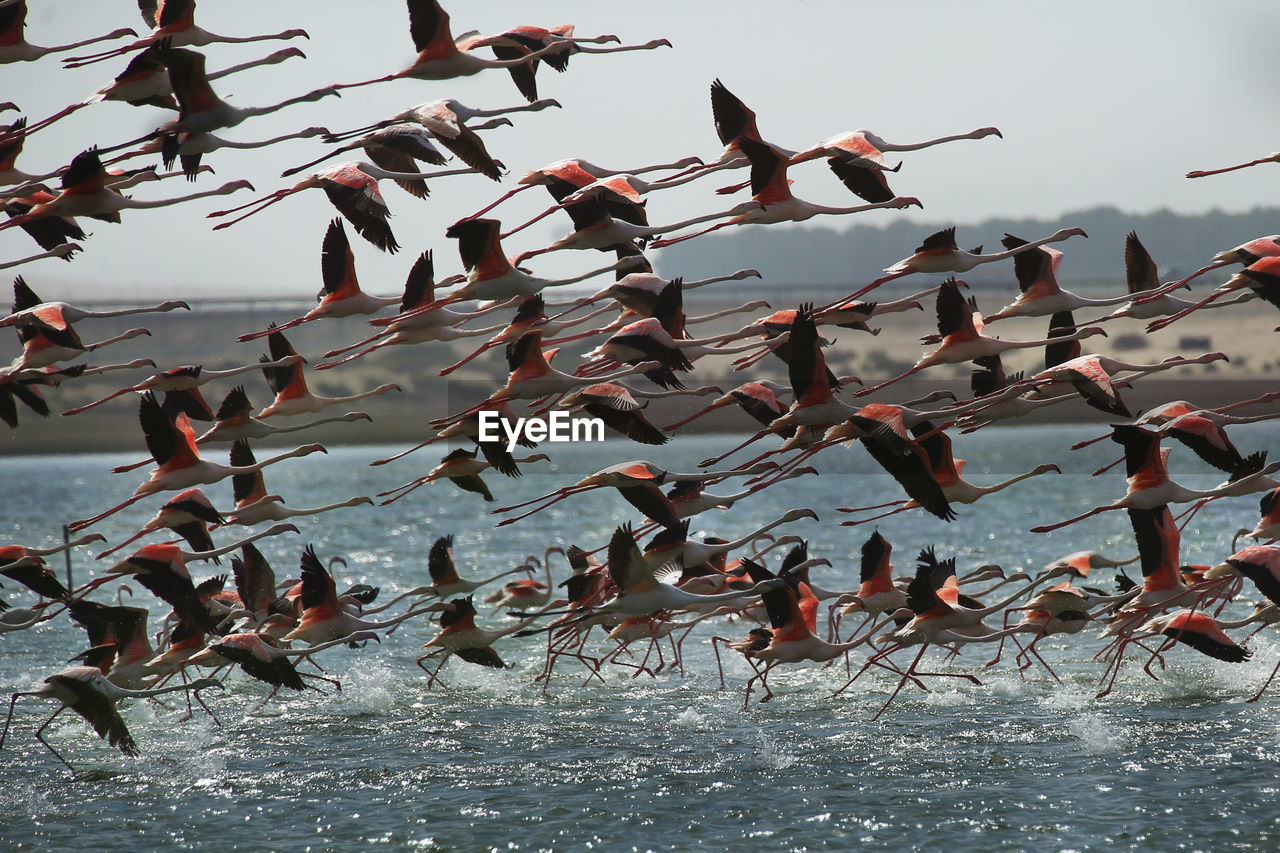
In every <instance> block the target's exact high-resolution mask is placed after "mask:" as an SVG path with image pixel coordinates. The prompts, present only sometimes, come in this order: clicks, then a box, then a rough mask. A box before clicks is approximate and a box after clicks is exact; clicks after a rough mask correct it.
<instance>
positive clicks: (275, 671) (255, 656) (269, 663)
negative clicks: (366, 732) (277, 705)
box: [182, 631, 382, 707]
mask: <svg viewBox="0 0 1280 853" xmlns="http://www.w3.org/2000/svg"><path fill="white" fill-rule="evenodd" d="M366 640H375V641H377V642H382V641H381V639H380V638H379V637H378V635H377V633H375V632H373V631H357V632H355V633H354V634H350V635H348V636H346V637H338V638H336V639H333V640H329V641H328V642H324V643H316V644H315V645H312V646H307V647H306V648H302V649H285V648H281V647H280V646H279V645H278V643H277V641H276V640H275V639H274V638H273V637H271V635H269V634H263V633H256V632H241V633H237V634H227V635H226V636H225V637H219V638H217V639H216V640H214V641H213V642H212V643H210V644H209V645H208V646H206V647H205V648H204V649H203V650H202V651H201V652H199V653H198V654H195V655H192V656H191V657H189V658H188V659H187V660H186V661H185V662H184V663H183V664H182V665H183V666H184V667H185V666H201V665H209V664H217V663H219V662H227V663H234V664H238V665H239V666H240V668H241V669H242V670H244V671H245V672H246V673H248V674H249V675H250V676H252V677H253V678H256V679H257V680H259V681H265V682H266V683H267V684H270V685H271V692H270V693H268V694H267V697H266V698H265V699H263V700H262V701H263V704H265V703H267V702H269V701H271V697H273V696H275V695H276V691H277V690H279V689H280V688H281V687H288V688H290V689H291V690H302V689H303V688H305V687H306V685H305V684H304V683H303V681H302V679H303V678H317V679H321V680H323V681H328V682H330V683H332V684H337V685H338V687H339V689H341V685H340V684H339V683H338V682H337V681H335V680H334V679H332V678H324V677H323V676H319V675H312V674H311V673H306V672H298V671H297V669H295V668H294V665H293V664H292V663H291V662H290V661H289V658H291V657H310V656H311V655H313V654H315V653H316V652H318V651H320V650H322V649H328V648H332V647H333V646H339V645H351V644H354V643H359V642H364V641H366ZM259 707H261V705H260V706H259Z"/></svg>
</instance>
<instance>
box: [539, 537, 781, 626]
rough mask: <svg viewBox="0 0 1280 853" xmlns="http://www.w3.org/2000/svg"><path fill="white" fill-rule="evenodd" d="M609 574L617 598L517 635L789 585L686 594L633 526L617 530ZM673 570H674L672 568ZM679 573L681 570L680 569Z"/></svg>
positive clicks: (776, 581)
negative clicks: (639, 541) (640, 542)
mask: <svg viewBox="0 0 1280 853" xmlns="http://www.w3.org/2000/svg"><path fill="white" fill-rule="evenodd" d="M608 567H609V575H610V577H612V578H613V582H614V584H615V585H616V586H617V590H618V592H617V596H616V597H615V598H613V599H611V600H610V601H607V602H605V603H604V604H600V605H588V606H584V607H582V608H580V609H581V610H583V611H585V613H582V614H581V615H577V616H575V617H574V618H573V619H571V620H569V621H567V622H561V623H560V624H557V625H553V627H552V628H540V629H536V630H534V631H527V630H526V631H519V632H516V636H526V635H528V634H530V633H539V632H542V631H547V630H554V629H555V628H561V627H568V626H572V625H575V624H577V623H579V622H582V621H585V620H586V619H589V618H593V617H597V616H602V615H606V614H623V615H626V616H647V615H649V614H651V613H655V612H658V611H664V610H666V611H679V610H688V609H691V608H694V607H708V606H711V605H716V604H720V603H723V602H729V601H739V600H741V599H743V598H750V597H752V596H756V595H760V594H762V593H765V592H767V591H769V590H772V589H778V588H780V587H781V586H782V585H783V584H785V583H786V582H785V581H784V580H782V579H781V578H770V579H768V580H762V581H760V582H758V583H755V584H753V585H752V586H751V587H749V588H747V589H741V590H731V591H729V592H723V593H718V594H714V595H698V594H696V593H691V592H686V591H685V590H683V589H681V588H680V587H678V586H673V585H672V584H671V583H670V582H669V581H670V580H673V579H674V578H675V577H678V574H676V575H673V574H672V573H670V572H665V571H664V572H663V573H662V576H661V577H659V576H658V575H656V574H655V573H654V570H653V566H652V565H651V564H650V563H649V561H648V560H647V559H645V556H644V554H642V553H641V552H640V548H639V547H638V546H637V545H636V540H635V536H634V535H633V534H632V532H631V526H630V525H629V524H628V525H622V526H620V527H618V528H617V529H616V530H615V531H614V532H613V536H612V537H610V539H609V562H608ZM673 568H674V567H673ZM677 571H678V570H677Z"/></svg>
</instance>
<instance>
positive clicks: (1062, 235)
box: [1050, 228, 1089, 243]
mask: <svg viewBox="0 0 1280 853" xmlns="http://www.w3.org/2000/svg"><path fill="white" fill-rule="evenodd" d="M1088 236H1089V235H1088V234H1086V233H1084V229H1083V228H1063V229H1062V230H1060V231H1055V232H1053V239H1052V240H1051V241H1050V242H1054V243H1056V242H1058V241H1059V240H1066V239H1067V238H1068V237H1088Z"/></svg>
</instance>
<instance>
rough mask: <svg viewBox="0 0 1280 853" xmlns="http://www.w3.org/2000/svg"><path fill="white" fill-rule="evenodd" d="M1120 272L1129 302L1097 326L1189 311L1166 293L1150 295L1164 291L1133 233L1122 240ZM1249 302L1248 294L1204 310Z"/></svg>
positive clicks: (1184, 303)
mask: <svg viewBox="0 0 1280 853" xmlns="http://www.w3.org/2000/svg"><path fill="white" fill-rule="evenodd" d="M1124 270H1125V282H1126V284H1127V285H1128V292H1129V301H1128V302H1126V303H1125V304H1124V305H1121V306H1120V307H1119V308H1117V309H1116V310H1115V311H1112V312H1111V313H1110V314H1108V315H1107V316H1105V317H1103V318H1101V320H1098V321H1097V322H1102V321H1103V320H1111V319H1115V318H1117V317H1134V318H1136V319H1139V320H1152V319H1155V318H1156V317H1160V316H1162V315H1166V314H1176V313H1178V312H1179V311H1182V310H1183V309H1185V308H1189V307H1191V305H1192V303H1191V302H1189V301H1187V300H1185V299H1179V298H1177V297H1176V296H1170V295H1169V294H1168V293H1167V292H1160V293H1159V295H1153V294H1156V293H1157V292H1158V291H1163V290H1164V288H1162V287H1161V286H1160V282H1159V278H1158V275H1157V267H1156V262H1155V260H1154V259H1153V258H1152V257H1151V253H1150V252H1148V251H1147V249H1146V247H1145V246H1143V245H1142V242H1141V241H1140V240H1139V239H1138V234H1137V232H1135V231H1130V232H1129V233H1128V235H1126V237H1125V242H1124ZM1253 298H1254V295H1253V294H1252V293H1247V294H1244V295H1242V296H1239V297H1237V298H1235V299H1229V300H1227V301H1226V302H1218V303H1215V304H1212V305H1206V306H1204V307H1206V308H1222V307H1224V306H1227V305H1238V304H1240V303H1241V302H1247V301H1248V300H1250V299H1253Z"/></svg>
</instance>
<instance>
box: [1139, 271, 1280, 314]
mask: <svg viewBox="0 0 1280 853" xmlns="http://www.w3.org/2000/svg"><path fill="white" fill-rule="evenodd" d="M1245 288H1248V289H1249V290H1250V291H1251V293H1249V294H1246V295H1247V296H1248V297H1249V298H1252V297H1253V296H1259V297H1261V298H1262V299H1264V300H1266V301H1267V302H1270V303H1272V304H1273V305H1274V304H1276V303H1277V302H1280V257H1265V258H1260V259H1259V260H1257V261H1254V262H1253V263H1251V264H1250V265H1249V266H1247V267H1245V268H1244V269H1243V270H1241V271H1240V272H1238V273H1236V274H1235V275H1233V276H1232V277H1231V279H1230V280H1229V281H1227V282H1226V283H1225V284H1220V285H1218V287H1216V288H1215V289H1214V291H1213V292H1212V293H1210V294H1209V295H1208V296H1206V297H1205V298H1204V299H1201V300H1200V301H1199V302H1195V303H1192V304H1191V305H1189V306H1188V307H1186V308H1183V309H1182V310H1181V311H1178V312H1177V313H1176V314H1171V315H1169V316H1168V317H1162V318H1160V319H1159V320H1153V321H1152V322H1151V323H1148V324H1147V331H1148V332H1156V331H1159V330H1160V329H1163V328H1165V327H1166V326H1168V325H1170V324H1171V323H1174V322H1176V321H1178V320H1181V319H1182V318H1183V317H1185V316H1187V315H1188V314H1190V313H1191V312H1192V311H1198V310H1199V309H1201V308H1204V307H1206V306H1208V305H1209V303H1211V302H1213V301H1215V300H1217V299H1219V298H1220V297H1222V296H1225V295H1226V294H1228V293H1234V292H1235V291H1237V290H1243V289H1245ZM1243 301H1245V300H1243V299H1237V300H1233V302H1232V303H1231V304H1234V303H1235V302H1243Z"/></svg>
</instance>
